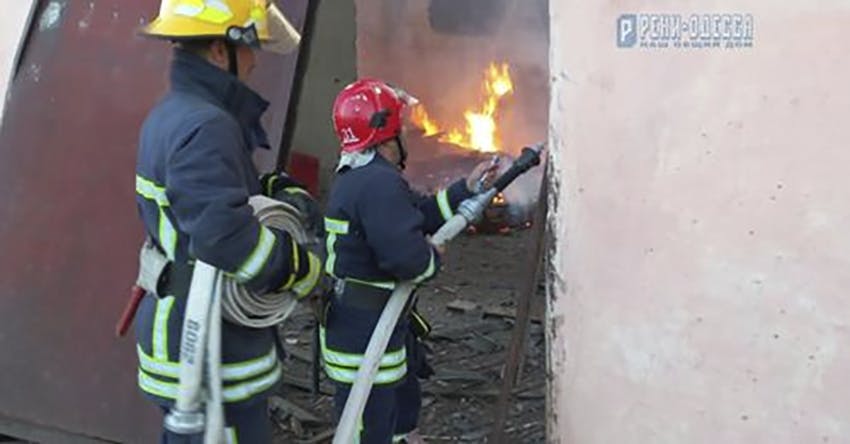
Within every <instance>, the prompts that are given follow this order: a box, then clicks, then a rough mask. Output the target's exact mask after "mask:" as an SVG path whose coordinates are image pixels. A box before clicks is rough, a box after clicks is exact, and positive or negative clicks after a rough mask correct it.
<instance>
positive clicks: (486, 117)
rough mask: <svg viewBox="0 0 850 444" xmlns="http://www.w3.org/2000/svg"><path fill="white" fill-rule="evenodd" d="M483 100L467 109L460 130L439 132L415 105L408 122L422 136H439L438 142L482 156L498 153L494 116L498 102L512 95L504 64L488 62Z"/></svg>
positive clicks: (508, 75) (452, 129)
mask: <svg viewBox="0 0 850 444" xmlns="http://www.w3.org/2000/svg"><path fill="white" fill-rule="evenodd" d="M482 86H483V87H482V90H483V92H484V98H483V99H482V103H481V104H480V105H479V106H478V107H470V108H467V109H466V110H465V111H464V113H463V117H464V120H465V121H466V126H465V127H464V128H463V129H460V128H451V129H441V127H440V125H439V124H438V123H437V122H436V121H435V120H434V119H432V118H431V117H430V116H429V115H428V113H427V111H426V110H425V107H424V106H423V105H421V104H420V105H418V106H416V107H415V108H414V109H413V112H412V113H411V121H412V123H413V124H414V125H416V126H418V127H419V128H421V129H422V130H423V132H424V135H425V136H434V135H437V134H440V136H439V139H438V140H439V141H441V142H448V143H451V144H454V145H457V146H460V147H464V148H469V149H474V150H477V151H481V152H485V153H494V152H498V151H501V140H500V139H499V127H498V124H497V121H496V119H497V117H498V111H499V105H500V102H501V100H502V99H503V98H504V97H505V96H507V95H509V94H512V93H513V91H514V84H513V81H512V80H511V74H510V67H509V66H508V64H507V63H500V64H497V63H495V62H494V63H491V64H490V66H488V67H487V69H486V70H485V72H484V82H483V85H482Z"/></svg>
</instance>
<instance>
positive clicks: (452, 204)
mask: <svg viewBox="0 0 850 444" xmlns="http://www.w3.org/2000/svg"><path fill="white" fill-rule="evenodd" d="M474 195H475V194H474V193H473V192H471V191H469V189H468V188H467V187H466V179H460V180H458V181H457V182H455V183H453V184H451V185H450V186H449V187H448V188H445V189H443V190H440V192H438V193H437V195H436V196H435V199H437V207H438V208H439V209H440V215H442V216H443V220H446V221H447V220H449V219H451V218H452V216H454V214H455V212H456V211H457V207H458V206H459V205H460V203H461V202H463V201H464V200H466V199H468V198H470V197H472V196H474Z"/></svg>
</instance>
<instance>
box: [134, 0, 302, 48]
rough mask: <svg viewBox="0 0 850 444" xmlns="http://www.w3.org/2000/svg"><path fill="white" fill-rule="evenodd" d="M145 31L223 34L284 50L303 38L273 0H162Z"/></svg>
mask: <svg viewBox="0 0 850 444" xmlns="http://www.w3.org/2000/svg"><path fill="white" fill-rule="evenodd" d="M142 33H143V34H145V35H148V36H151V37H158V38H163V39H169V40H188V39H200V38H222V39H225V40H229V41H231V42H234V43H238V44H245V45H249V46H254V47H259V46H260V44H262V49H264V50H269V51H274V52H278V53H282V54H285V53H287V52H290V51H292V50H293V49H295V47H297V46H298V43H299V42H300V40H301V36H300V35H299V34H298V31H296V30H295V28H294V27H293V26H292V24H291V23H289V20H287V19H286V17H285V16H284V15H283V13H282V12H281V11H280V9H278V7H277V6H276V5H275V4H274V3H273V2H271V1H270V0H162V4H161V5H160V7H159V16H158V17H157V18H156V19H155V20H154V21H153V22H151V23H150V24H149V25H147V26H145V27H144V28H143V29H142Z"/></svg>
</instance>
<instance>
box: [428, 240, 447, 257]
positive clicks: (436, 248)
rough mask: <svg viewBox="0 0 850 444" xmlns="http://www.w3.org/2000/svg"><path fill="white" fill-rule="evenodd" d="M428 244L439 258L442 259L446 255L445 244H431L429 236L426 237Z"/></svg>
mask: <svg viewBox="0 0 850 444" xmlns="http://www.w3.org/2000/svg"><path fill="white" fill-rule="evenodd" d="M428 243H430V244H431V246H432V247H433V248H434V251H436V252H437V254H439V255H440V257H443V256H445V255H446V244H442V245H436V244H434V243H433V242H431V236H428Z"/></svg>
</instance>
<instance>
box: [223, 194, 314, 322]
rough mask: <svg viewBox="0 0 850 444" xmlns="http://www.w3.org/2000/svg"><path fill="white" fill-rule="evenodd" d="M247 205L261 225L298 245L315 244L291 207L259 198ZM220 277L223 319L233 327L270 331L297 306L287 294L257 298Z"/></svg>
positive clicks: (225, 277) (255, 295)
mask: <svg viewBox="0 0 850 444" xmlns="http://www.w3.org/2000/svg"><path fill="white" fill-rule="evenodd" d="M248 204H249V205H251V207H252V208H253V209H254V215H255V216H256V217H257V219H258V220H259V221H260V223H261V224H263V225H265V226H267V227H269V228H275V229H277V230H281V231H285V232H287V233H289V235H290V236H292V239H293V240H294V241H295V242H296V243H298V244H299V245H309V244H313V243H315V239H314V238H313V237H312V236H310V234H308V233H307V230H306V229H305V228H304V224H303V223H302V219H301V212H300V211H299V210H298V209H297V208H295V207H294V206H293V205H290V204H288V203H285V202H281V201H278V200H275V199H271V198H268V197H265V196H259V195H258V196H252V197H251V198H250V200H249V201H248ZM219 276H220V277H219V279H222V280H223V282H222V283H221V285H222V298H221V310H222V316H224V318H225V319H227V320H228V321H230V322H233V323H235V324H238V325H243V326H245V327H252V328H263V327H271V326H273V325H277V324H280V323H281V322H283V321H284V320H286V318H288V317H289V315H290V314H292V311H293V310H294V309H295V307H296V306H297V304H298V299H297V297H296V296H295V294H293V293H292V292H290V291H283V292H280V293H265V294H256V293H254V292H252V291H250V290H248V289H247V288H245V287H244V286H243V285H242V284H240V283H239V282H237V281H236V280H234V279H232V278H230V277H228V276H226V275H225V274H224V273H220V274H219Z"/></svg>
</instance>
